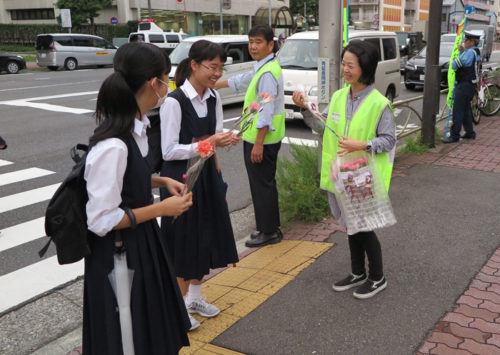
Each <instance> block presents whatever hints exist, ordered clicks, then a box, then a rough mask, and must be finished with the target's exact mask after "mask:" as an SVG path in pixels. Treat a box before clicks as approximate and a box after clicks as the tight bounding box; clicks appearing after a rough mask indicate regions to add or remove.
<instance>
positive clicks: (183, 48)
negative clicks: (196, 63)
mask: <svg viewBox="0 0 500 355" xmlns="http://www.w3.org/2000/svg"><path fill="white" fill-rule="evenodd" d="M193 43H194V42H185V41H184V42H181V43H179V45H178V46H177V47H175V49H174V50H173V51H172V53H170V55H169V57H170V62H171V63H172V65H179V63H180V62H181V61H182V60H183V59H185V58H187V57H188V55H189V50H190V49H191V46H192V45H193Z"/></svg>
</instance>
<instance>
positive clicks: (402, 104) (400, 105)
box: [392, 89, 448, 139]
mask: <svg viewBox="0 0 500 355" xmlns="http://www.w3.org/2000/svg"><path fill="white" fill-rule="evenodd" d="M447 92H448V89H443V90H441V91H440V92H439V93H440V94H444V93H447ZM423 98H424V95H420V96H415V97H411V98H409V99H404V100H398V101H396V102H394V103H393V104H392V107H393V108H407V109H408V110H409V112H408V117H407V118H406V122H405V124H404V125H403V129H402V130H401V132H400V133H399V134H398V135H397V136H396V137H397V139H400V138H404V137H407V136H409V135H411V134H413V133H415V132H418V131H420V130H421V129H422V126H420V127H417V128H413V129H410V130H408V131H406V127H408V124H409V123H410V120H411V118H412V117H413V115H415V116H417V117H418V119H419V120H420V122H422V115H421V114H420V113H418V112H417V110H415V109H414V108H413V107H411V106H410V105H409V104H410V103H412V102H415V101H419V100H423ZM447 109H448V105H447V104H446V103H445V104H444V106H443V108H442V109H441V110H440V112H439V113H438V115H437V116H436V123H437V122H441V121H443V120H445V119H447V118H448V115H445V112H446V113H447Z"/></svg>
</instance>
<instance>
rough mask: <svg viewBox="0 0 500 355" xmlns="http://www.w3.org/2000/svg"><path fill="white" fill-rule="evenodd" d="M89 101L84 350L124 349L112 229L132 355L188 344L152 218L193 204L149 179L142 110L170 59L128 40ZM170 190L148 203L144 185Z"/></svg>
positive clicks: (115, 352) (164, 87) (116, 353)
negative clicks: (120, 253) (125, 291)
mask: <svg viewBox="0 0 500 355" xmlns="http://www.w3.org/2000/svg"><path fill="white" fill-rule="evenodd" d="M113 66H114V73H112V74H111V75H110V76H108V77H107V78H106V80H104V82H103V83H102V85H101V88H100V90H99V94H98V97H97V104H96V112H95V116H96V121H97V123H98V127H97V128H96V130H95V132H94V134H93V135H92V137H90V147H91V148H90V151H89V153H88V155H87V160H86V164H85V173H84V178H85V180H86V181H87V191H88V196H89V200H88V203H87V206H86V210H87V223H88V228H89V230H90V231H91V232H92V233H91V234H90V237H89V244H90V249H91V254H90V255H89V256H87V257H86V258H85V276H84V304H83V351H84V353H85V354H96V355H97V354H99V355H101V354H107V355H121V354H123V351H124V350H123V348H122V347H123V345H122V337H121V329H120V327H121V323H120V312H121V310H120V311H118V307H117V300H116V298H117V296H115V292H118V291H116V290H113V287H112V284H111V281H110V276H109V275H111V272H112V271H113V269H114V267H115V265H114V254H115V253H116V252H117V250H116V249H115V246H116V245H115V238H116V235H115V232H114V231H116V230H120V236H121V239H122V243H123V248H124V253H126V261H127V263H128V269H129V270H133V276H132V279H133V281H132V280H130V283H131V290H130V292H131V297H130V313H131V319H132V329H133V340H132V341H133V348H134V349H132V350H135V354H177V353H178V352H179V350H180V349H181V347H183V346H187V345H189V341H188V338H187V333H186V332H187V330H188V329H189V319H188V316H187V312H186V308H185V306H184V302H183V300H182V297H181V293H180V292H179V287H178V285H177V282H176V279H175V276H174V271H173V267H172V266H171V264H170V260H169V257H168V255H167V254H166V248H165V245H163V243H162V238H161V236H160V234H161V231H160V229H159V226H158V222H157V221H156V218H157V217H160V216H165V215H169V216H178V215H180V214H181V213H183V212H185V211H186V210H187V209H188V208H189V206H190V205H191V204H192V200H191V194H186V195H185V196H181V191H182V190H183V189H184V185H183V184H181V183H178V182H177V181H174V180H172V179H169V178H164V177H151V173H150V171H151V170H150V168H149V166H148V163H147V161H146V159H145V157H146V155H147V154H148V138H147V135H146V127H147V126H148V124H149V121H148V118H147V117H146V112H148V111H149V110H150V109H151V108H153V107H154V106H156V105H157V104H158V103H160V102H161V101H162V100H163V98H164V97H165V96H166V95H167V92H168V73H169V71H170V61H169V59H168V56H167V55H165V54H164V53H163V52H162V51H161V50H160V49H159V48H158V47H156V46H154V45H151V44H143V43H128V44H125V45H123V46H121V47H120V48H119V49H118V50H117V52H116V55H115V57H114V61H113ZM160 186H162V187H166V188H168V190H169V191H170V192H171V193H172V194H173V195H174V196H173V197H171V198H169V199H166V200H163V201H162V202H159V203H153V202H152V201H153V195H152V191H151V189H152V188H154V187H160Z"/></svg>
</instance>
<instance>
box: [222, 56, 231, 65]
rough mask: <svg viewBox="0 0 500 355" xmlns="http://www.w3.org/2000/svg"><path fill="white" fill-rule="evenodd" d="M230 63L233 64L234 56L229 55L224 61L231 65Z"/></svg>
mask: <svg viewBox="0 0 500 355" xmlns="http://www.w3.org/2000/svg"><path fill="white" fill-rule="evenodd" d="M229 64H233V57H227V59H226V62H225V63H224V65H229Z"/></svg>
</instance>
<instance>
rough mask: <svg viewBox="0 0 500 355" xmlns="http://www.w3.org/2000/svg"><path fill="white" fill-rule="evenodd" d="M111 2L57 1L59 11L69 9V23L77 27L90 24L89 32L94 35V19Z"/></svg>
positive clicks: (109, 0) (98, 0)
mask: <svg viewBox="0 0 500 355" xmlns="http://www.w3.org/2000/svg"><path fill="white" fill-rule="evenodd" d="M111 1H112V0H58V1H57V3H56V6H57V7H58V8H60V9H70V11H71V22H72V23H74V24H76V25H77V26H78V25H81V24H90V32H91V33H92V34H94V33H95V26H94V18H96V17H97V16H99V12H98V11H100V10H102V9H104V8H107V7H110V6H111Z"/></svg>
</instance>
